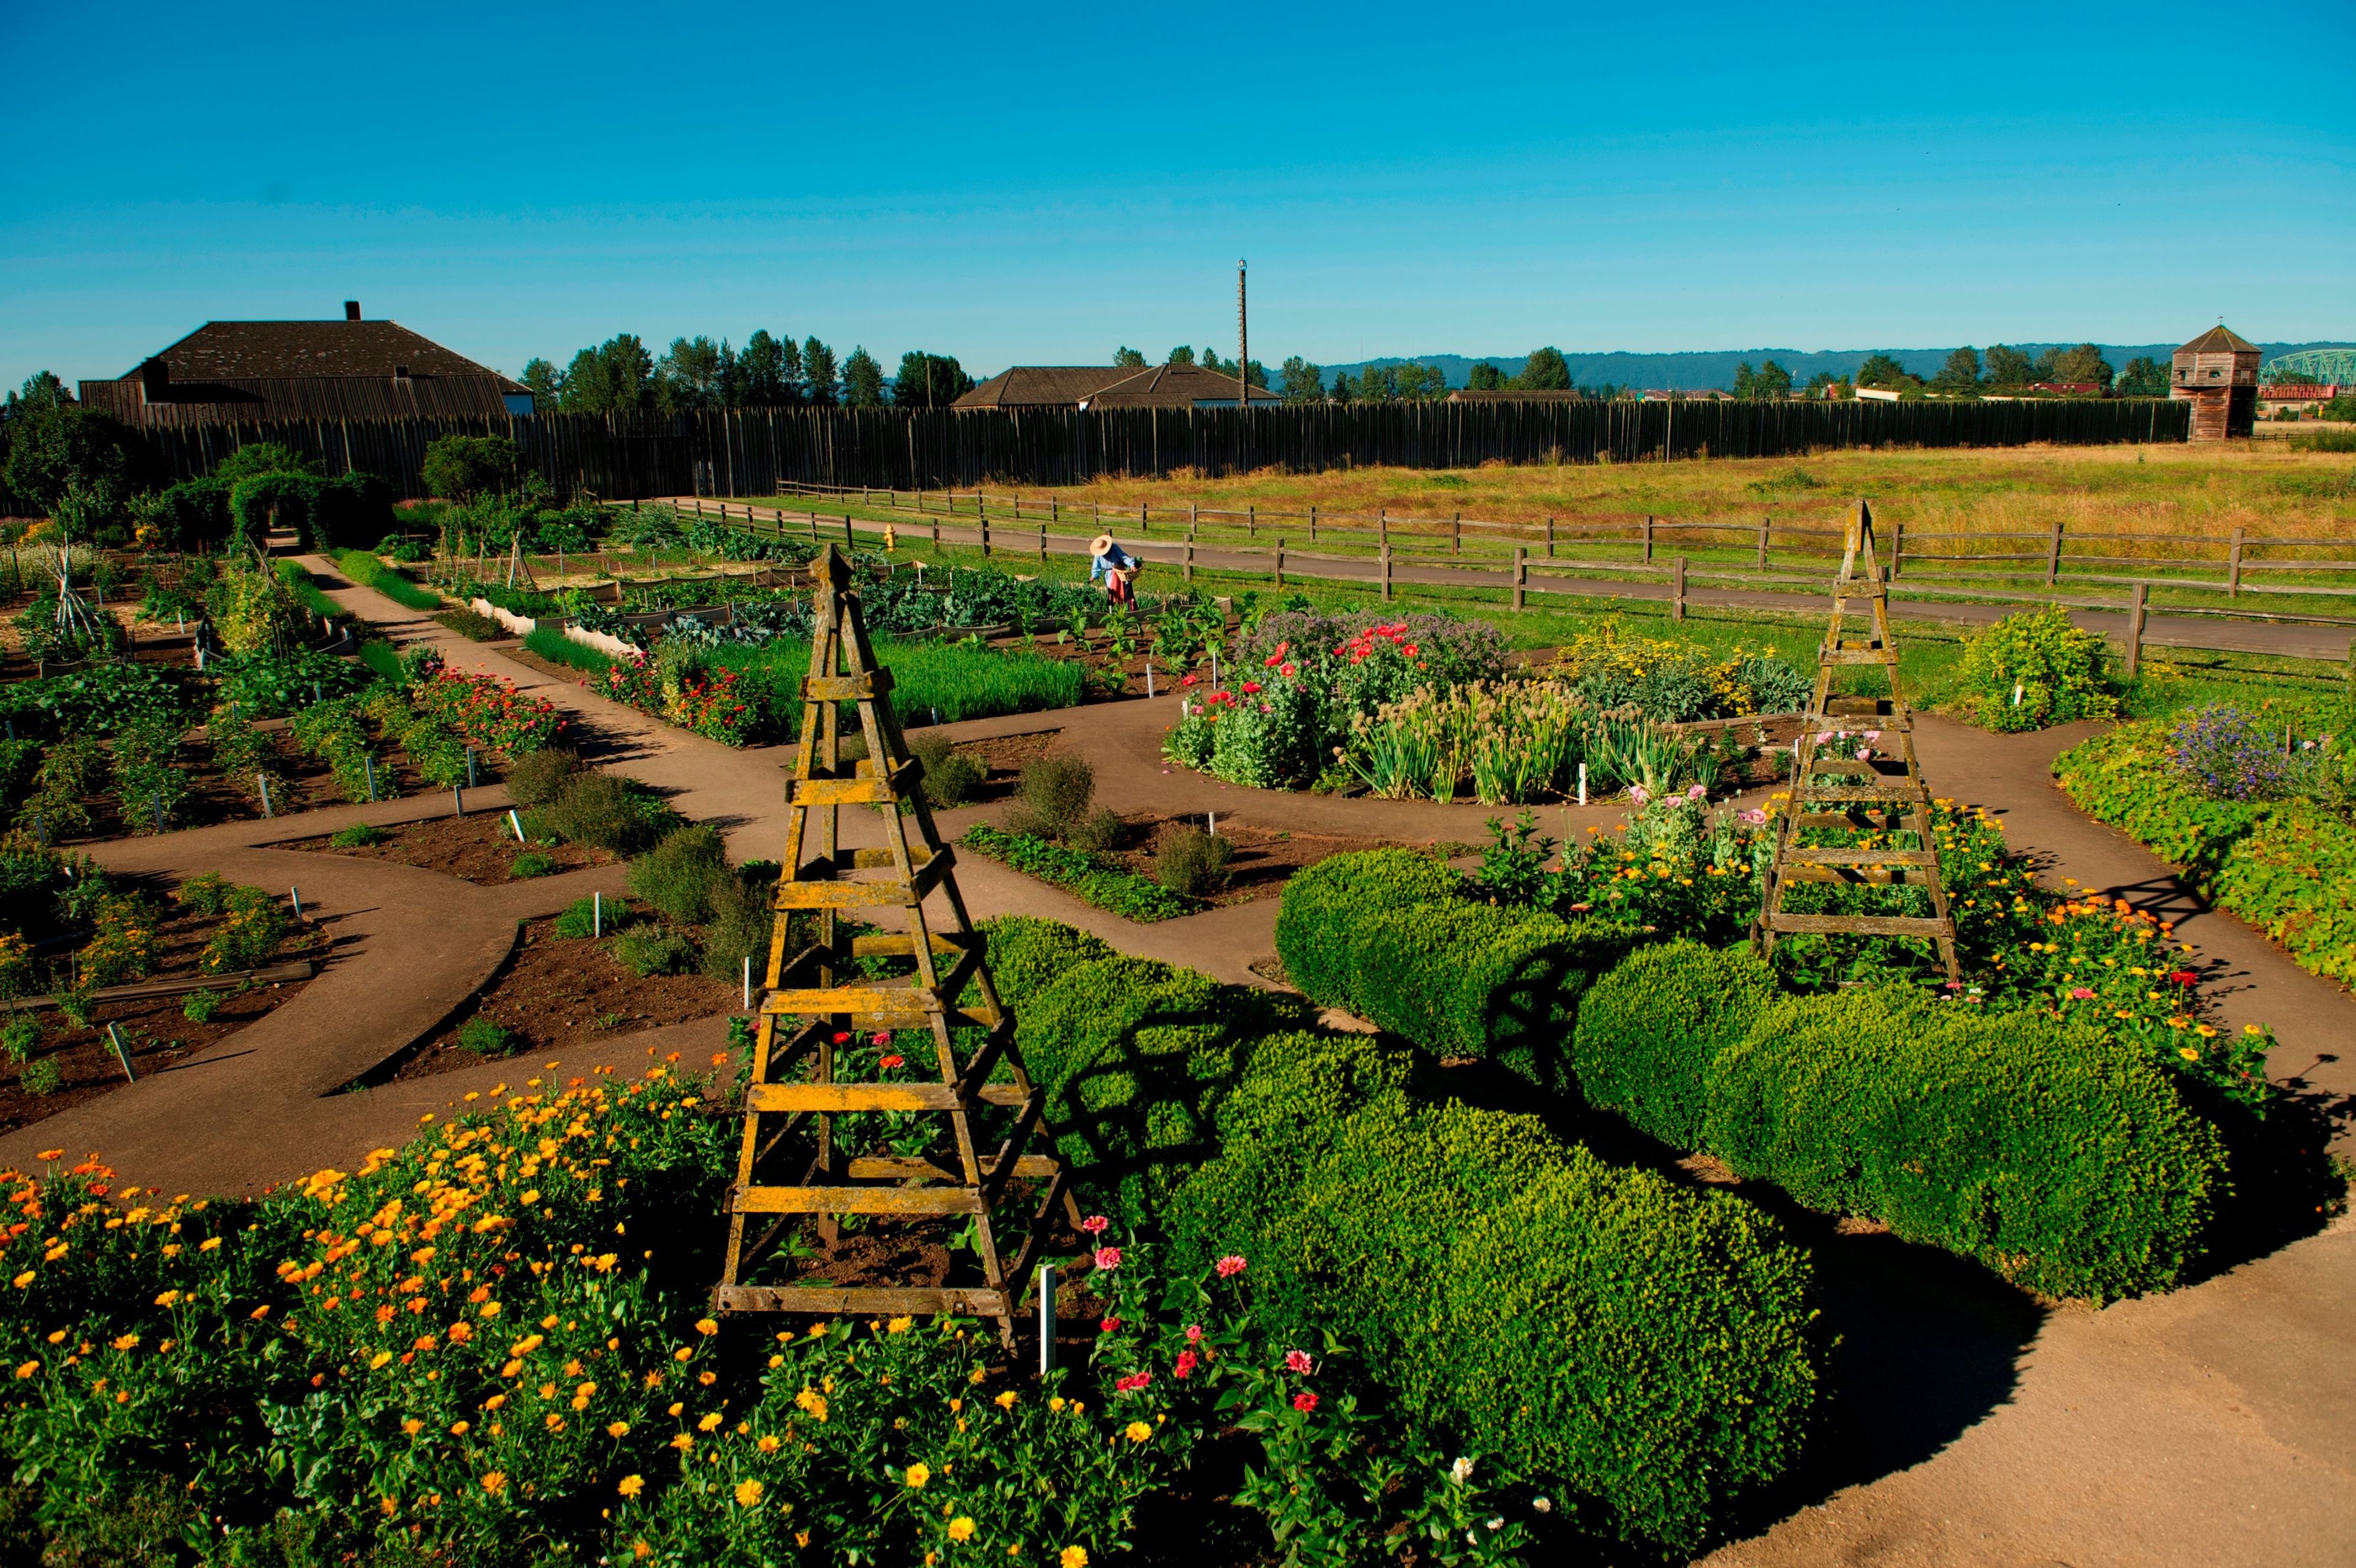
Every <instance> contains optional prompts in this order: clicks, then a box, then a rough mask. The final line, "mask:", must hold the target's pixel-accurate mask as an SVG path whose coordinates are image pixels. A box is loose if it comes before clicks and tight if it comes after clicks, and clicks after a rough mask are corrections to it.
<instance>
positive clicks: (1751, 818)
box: [1742, 805, 1767, 827]
mask: <svg viewBox="0 0 2356 1568" xmlns="http://www.w3.org/2000/svg"><path fill="white" fill-rule="evenodd" d="M1742 820H1743V821H1744V822H1746V823H1748V824H1750V825H1751V827H1760V826H1762V825H1763V824H1764V823H1765V822H1766V820H1767V814H1766V813H1765V812H1763V811H1762V810H1760V809H1759V808H1758V807H1757V806H1755V805H1754V806H1752V807H1751V809H1750V810H1748V811H1746V812H1744V813H1743V814H1742Z"/></svg>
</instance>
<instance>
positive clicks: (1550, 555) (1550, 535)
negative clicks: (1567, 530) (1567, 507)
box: [1547, 517, 1554, 560]
mask: <svg viewBox="0 0 2356 1568" xmlns="http://www.w3.org/2000/svg"><path fill="white" fill-rule="evenodd" d="M1553 559H1554V519H1553V518H1552V517H1548V518H1547V560H1553Z"/></svg>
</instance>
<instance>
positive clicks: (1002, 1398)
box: [995, 1389, 1021, 1410]
mask: <svg viewBox="0 0 2356 1568" xmlns="http://www.w3.org/2000/svg"><path fill="white" fill-rule="evenodd" d="M1020 1397H1021V1396H1020V1395H1019V1394H1017V1393H1016V1392H1014V1391H1013V1390H1012V1389H1008V1390H1007V1391H1006V1392H1004V1393H1002V1394H1000V1395H999V1396H998V1398H997V1400H996V1402H995V1403H997V1405H998V1408H999V1409H1001V1410H1012V1409H1013V1408H1014V1402H1015V1400H1017V1399H1018V1398H1020Z"/></svg>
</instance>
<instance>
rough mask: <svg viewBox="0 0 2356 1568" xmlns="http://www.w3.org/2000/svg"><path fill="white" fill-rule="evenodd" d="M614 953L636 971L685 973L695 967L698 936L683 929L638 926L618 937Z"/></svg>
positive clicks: (630, 969) (669, 973)
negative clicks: (696, 938) (668, 929)
mask: <svg viewBox="0 0 2356 1568" xmlns="http://www.w3.org/2000/svg"><path fill="white" fill-rule="evenodd" d="M614 956H615V957H616V959H618V960H620V961H621V965H622V967H624V968H625V969H627V970H628V971H629V972H630V973H631V974H633V975H637V976H648V975H684V974H686V973H687V972H688V971H690V970H691V969H693V968H694V967H695V961H696V951H695V939H694V938H693V937H691V936H689V935H688V934H687V933H685V932H682V931H665V930H663V929H661V928H659V927H657V926H651V925H644V926H634V927H632V928H631V929H630V930H628V931H626V932H624V933H622V934H621V935H620V936H618V937H616V939H615V941H614Z"/></svg>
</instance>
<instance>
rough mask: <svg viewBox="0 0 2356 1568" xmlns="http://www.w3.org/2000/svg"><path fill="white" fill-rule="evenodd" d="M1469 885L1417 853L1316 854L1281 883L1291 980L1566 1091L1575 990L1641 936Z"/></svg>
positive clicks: (1281, 923)
mask: <svg viewBox="0 0 2356 1568" xmlns="http://www.w3.org/2000/svg"><path fill="white" fill-rule="evenodd" d="M1462 886H1463V882H1462V879H1461V878H1459V877H1458V876H1457V875H1456V874H1455V873H1454V872H1453V871H1451V870H1450V869H1448V868H1447V867H1446V866H1443V865H1441V864H1440V862H1438V861H1436V860H1433V859H1430V857H1428V856H1423V855H1418V854H1415V853H1413V852H1411V851H1408V850H1398V849H1377V850H1371V851H1367V852H1365V853H1362V854H1352V855H1336V856H1333V857H1332V858H1331V859H1326V860H1323V861H1320V862H1319V863H1318V864H1317V865H1315V866H1312V867H1311V868H1310V869H1308V870H1306V871H1303V872H1301V873H1300V874H1299V875H1298V876H1295V877H1294V878H1293V879H1292V880H1290V882H1288V883H1287V884H1286V885H1285V890H1284V901H1283V905H1282V908H1281V910H1280V912H1279V913H1278V915H1277V922H1276V950H1277V953H1278V954H1279V955H1280V956H1281V957H1282V958H1283V960H1284V966H1285V974H1286V976H1287V977H1288V978H1290V980H1291V981H1292V983H1293V984H1294V985H1296V986H1298V987H1301V990H1302V991H1303V992H1305V993H1306V994H1307V995H1309V996H1311V997H1314V998H1315V999H1316V1000H1318V1001H1320V1002H1323V1003H1326V1004H1328V1005H1330V1006H1334V1007H1340V1008H1347V1009H1348V1010H1349V1011H1351V1012H1354V1013H1356V1014H1357V1015H1358V1016H1359V1017H1361V1018H1364V1019H1368V1020H1370V1021H1371V1022H1374V1023H1377V1024H1380V1025H1381V1026H1382V1027H1383V1028H1385V1029H1391V1030H1394V1031H1396V1032H1398V1033H1399V1034H1402V1035H1405V1036H1406V1037H1407V1038H1408V1039H1409V1040H1413V1041H1415V1042H1416V1043H1417V1044H1418V1045H1419V1046H1422V1047H1423V1048H1424V1049H1425V1050H1427V1051H1430V1052H1432V1053H1433V1054H1434V1055H1437V1056H1440V1057H1472V1056H1485V1057H1489V1058H1492V1059H1493V1060H1494V1061H1498V1062H1499V1063H1501V1064H1502V1065H1504V1066H1505V1067H1506V1068H1508V1069H1510V1070H1511V1071H1513V1072H1517V1073H1519V1074H1521V1075H1522V1076H1523V1077H1525V1078H1527V1079H1529V1080H1530V1081H1531V1082H1532V1083H1538V1084H1542V1085H1544V1086H1545V1087H1547V1088H1549V1089H1553V1090H1557V1091H1558V1092H1561V1093H1570V1092H1571V1091H1572V1090H1573V1089H1575V1087H1576V1080H1575V1079H1574V1077H1573V1075H1572V1073H1571V1072H1570V1067H1569V1061H1567V1060H1566V1059H1565V1056H1564V1051H1563V1048H1564V1047H1565V1046H1566V1045H1567V1044H1568V1043H1569V1040H1570V1031H1571V1023H1572V1020H1573V1019H1574V1018H1576V1017H1577V1014H1578V1008H1579V998H1580V995H1581V994H1582V993H1583V992H1584V991H1585V990H1586V988H1587V986H1588V983H1589V982H1590V980H1591V979H1592V978H1593V977H1594V976H1596V975H1598V974H1601V972H1603V971H1604V970H1606V969H1609V968H1610V967H1611V966H1612V965H1614V964H1616V963H1618V962H1619V961H1620V959H1621V957H1622V955H1625V954H1626V952H1627V951H1628V947H1629V945H1630V944H1631V942H1632V941H1633V934H1632V933H1629V932H1628V931H1627V930H1626V929H1625V928H1624V927H1621V926H1616V925H1614V924H1612V923H1609V922H1606V921H1600V920H1592V921H1590V920H1579V921H1564V920H1561V919H1559V918H1558V917H1556V916H1554V915H1551V914H1545V913H1541V912H1537V911H1534V910H1527V909H1519V908H1511V907H1500V906H1498V905H1495V904H1485V903H1473V902H1472V901H1468V900H1465V899H1462V898H1460V897H1457V896H1456V894H1457V892H1458V891H1459V890H1460V889H1461V888H1462Z"/></svg>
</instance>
